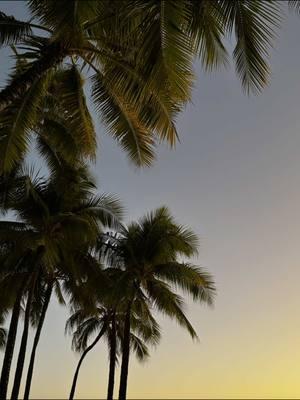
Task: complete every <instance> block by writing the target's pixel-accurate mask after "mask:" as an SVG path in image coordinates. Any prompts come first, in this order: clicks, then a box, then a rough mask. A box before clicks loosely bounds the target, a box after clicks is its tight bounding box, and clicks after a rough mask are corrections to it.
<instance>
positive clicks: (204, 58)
mask: <svg viewBox="0 0 300 400" xmlns="http://www.w3.org/2000/svg"><path fill="white" fill-rule="evenodd" d="M188 10H189V18H188V21H187V22H186V24H187V28H186V29H187V33H188V35H189V36H190V40H191V41H192V45H193V47H194V48H195V52H196V54H197V55H198V56H199V57H200V60H201V63H202V65H203V66H204V68H205V69H206V70H210V69H213V68H216V67H219V66H222V65H226V64H227V51H226V49H225V46H224V44H223V37H224V27H223V25H222V18H221V16H220V12H219V10H218V7H217V4H216V2H214V1H211V0H202V1H190V2H188Z"/></svg>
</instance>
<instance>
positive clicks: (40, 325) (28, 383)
mask: <svg viewBox="0 0 300 400" xmlns="http://www.w3.org/2000/svg"><path fill="white" fill-rule="evenodd" d="M52 289H53V281H52V282H49V283H48V286H47V289H46V293H45V299H44V304H43V307H42V311H41V315H40V319H39V323H38V326H37V329H36V333H35V337H34V341H33V346H32V351H31V356H30V362H29V367H28V371H27V378H26V386H25V391H24V400H28V398H29V393H30V387H31V381H32V375H33V367H34V361H35V354H36V349H37V346H38V343H39V340H40V335H41V331H42V328H43V324H44V321H45V316H46V312H47V309H48V305H49V302H50V298H51V294H52Z"/></svg>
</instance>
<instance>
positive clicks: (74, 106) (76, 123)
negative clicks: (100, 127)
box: [57, 66, 96, 158]
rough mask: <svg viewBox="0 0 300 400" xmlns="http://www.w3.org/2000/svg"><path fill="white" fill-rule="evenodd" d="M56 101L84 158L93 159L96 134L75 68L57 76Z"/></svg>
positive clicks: (79, 76)
mask: <svg viewBox="0 0 300 400" xmlns="http://www.w3.org/2000/svg"><path fill="white" fill-rule="evenodd" d="M58 77H59V82H58V93H57V94H58V100H59V103H60V106H61V107H62V112H63V113H64V117H65V121H64V122H65V124H66V126H67V127H68V128H69V129H70V132H72V135H73V137H74V139H75V141H76V143H77V145H78V147H79V148H80V152H81V154H82V155H84V156H89V157H91V158H94V157H95V150H96V133H95V130H94V125H93V121H92V118H91V115H90V112H89V110H88V108H87V105H86V100H85V94H84V91H83V83H84V82H83V77H82V76H81V74H80V72H79V71H78V69H77V68H76V67H75V66H72V67H71V68H70V69H67V70H64V71H62V72H60V73H59V74H58Z"/></svg>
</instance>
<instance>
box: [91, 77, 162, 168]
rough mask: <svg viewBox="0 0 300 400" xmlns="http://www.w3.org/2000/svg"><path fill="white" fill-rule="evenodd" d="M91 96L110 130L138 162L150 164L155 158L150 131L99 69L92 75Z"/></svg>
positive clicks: (153, 143)
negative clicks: (98, 71)
mask: <svg viewBox="0 0 300 400" xmlns="http://www.w3.org/2000/svg"><path fill="white" fill-rule="evenodd" d="M93 98H94V101H95V104H96V107H97V111H98V112H100V113H101V115H102V119H103V121H104V123H105V124H106V126H107V128H108V131H109V133H110V134H111V135H112V136H113V138H114V139H116V140H117V142H118V143H119V144H120V146H121V147H122V148H123V149H124V150H125V152H126V153H127V154H128V156H129V159H130V160H131V161H132V162H133V163H134V164H135V165H137V166H149V165H151V163H152V162H153V160H154V158H155V140H154V137H153V132H151V130H149V129H148V128H147V126H146V125H145V124H143V122H142V121H141V118H140V117H139V114H138V112H137V110H135V109H134V108H133V107H132V105H131V104H129V103H128V102H127V101H126V99H124V97H123V96H122V93H118V92H117V91H116V90H114V85H113V82H107V80H106V78H105V76H104V75H102V76H100V74H99V73H97V74H96V75H94V77H93Z"/></svg>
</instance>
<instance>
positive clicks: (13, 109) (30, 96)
mask: <svg viewBox="0 0 300 400" xmlns="http://www.w3.org/2000/svg"><path fill="white" fill-rule="evenodd" d="M47 84H48V78H47V76H45V77H43V78H42V79H38V80H36V81H35V82H34V83H33V84H32V85H31V87H30V89H29V90H28V91H27V93H26V94H25V96H24V97H23V98H22V99H19V100H17V101H15V102H14V103H12V104H10V105H9V106H7V107H6V108H5V109H4V110H2V111H1V112H0V152H1V159H0V171H1V172H2V173H3V172H5V173H7V172H9V171H11V170H12V169H13V168H14V167H16V165H17V164H18V163H19V162H20V161H21V160H22V158H23V157H24V155H25V154H26V151H27V149H28V145H29V140H30V133H31V130H32V129H33V128H34V126H35V124H36V122H37V119H38V110H39V106H40V104H41V102H42V101H43V95H44V94H45V90H46V88H47Z"/></svg>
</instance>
